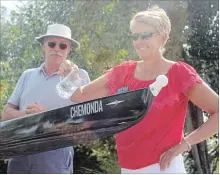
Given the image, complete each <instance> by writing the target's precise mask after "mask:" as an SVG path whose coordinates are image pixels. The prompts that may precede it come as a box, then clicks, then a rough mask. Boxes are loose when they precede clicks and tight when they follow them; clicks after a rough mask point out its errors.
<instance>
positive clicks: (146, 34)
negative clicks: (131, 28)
mask: <svg viewBox="0 0 220 175" xmlns="http://www.w3.org/2000/svg"><path fill="white" fill-rule="evenodd" d="M153 34H154V33H153V32H144V33H141V34H138V33H132V35H131V36H132V39H133V40H134V41H137V40H138V38H139V37H140V38H141V39H142V40H148V39H150V38H152V36H153Z"/></svg>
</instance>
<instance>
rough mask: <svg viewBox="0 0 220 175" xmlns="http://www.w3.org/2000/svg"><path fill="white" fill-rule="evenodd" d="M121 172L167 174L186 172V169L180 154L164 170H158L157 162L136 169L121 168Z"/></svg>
mask: <svg viewBox="0 0 220 175" xmlns="http://www.w3.org/2000/svg"><path fill="white" fill-rule="evenodd" d="M121 173H122V174H143V173H150V174H155V173H156V174H167V173H174V174H186V170H185V167H184V162H183V157H182V155H179V156H177V157H175V158H174V159H173V160H172V162H171V164H170V167H169V168H167V169H165V170H164V171H161V170H160V166H159V164H158V163H156V164H153V165H150V166H147V167H144V168H140V169H136V170H130V169H126V168H121Z"/></svg>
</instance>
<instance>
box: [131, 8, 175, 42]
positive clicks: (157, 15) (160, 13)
mask: <svg viewBox="0 0 220 175" xmlns="http://www.w3.org/2000/svg"><path fill="white" fill-rule="evenodd" d="M134 21H136V22H140V23H144V24H148V25H150V26H152V27H154V28H155V29H156V30H157V32H158V33H159V34H160V35H162V36H164V37H165V42H164V44H163V46H164V45H165V44H166V42H167V40H168V38H169V34H170V31H171V23H170V19H169V17H168V16H167V14H166V12H165V11H164V10H163V9H161V8H159V7H158V6H157V5H154V6H152V7H150V8H148V9H147V10H146V11H141V12H138V13H137V14H135V15H134V16H133V18H132V20H131V22H130V29H131V27H132V24H133V22H134Z"/></svg>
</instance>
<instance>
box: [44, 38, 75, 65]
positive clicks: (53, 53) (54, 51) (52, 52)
mask: <svg viewBox="0 0 220 175" xmlns="http://www.w3.org/2000/svg"><path fill="white" fill-rule="evenodd" d="M43 47H44V51H45V59H46V60H45V61H46V62H47V63H49V64H53V65H57V66H60V64H61V63H63V62H64V61H65V60H66V59H67V56H68V54H69V53H70V51H71V43H70V41H69V40H67V39H64V38H60V37H46V38H45V40H44V44H43Z"/></svg>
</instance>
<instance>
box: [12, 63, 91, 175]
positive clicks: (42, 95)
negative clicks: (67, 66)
mask: <svg viewBox="0 0 220 175" xmlns="http://www.w3.org/2000/svg"><path fill="white" fill-rule="evenodd" d="M44 65H45V63H43V64H42V65H41V66H40V67H38V68H33V69H28V70H26V71H25V72H24V73H23V74H22V75H21V77H20V78H19V80H18V82H17V84H16V87H15V89H14V91H13V93H12V95H11V97H10V98H9V100H8V103H11V104H14V105H16V106H18V107H19V109H20V110H23V111H24V110H25V109H26V107H27V105H30V104H33V103H34V102H38V103H40V104H41V105H43V106H45V107H47V108H48V109H55V108H59V107H63V106H67V105H71V104H73V102H72V101H71V100H69V99H68V100H66V99H63V98H61V97H60V96H59V95H58V94H57V93H56V85H57V84H58V83H59V82H60V76H59V75H58V74H57V72H55V73H54V74H53V75H51V76H48V75H47V73H46V72H45V70H44ZM80 71H82V72H83V73H85V77H86V78H85V80H84V83H83V84H82V85H85V84H88V83H89V82H90V78H89V75H88V73H87V72H86V71H85V70H83V69H80ZM73 153H74V152H73V148H72V147H67V148H61V149H57V150H53V151H48V152H43V153H39V154H34V155H29V156H25V157H22V158H20V159H19V158H13V159H11V160H10V161H11V164H10V162H9V172H13V171H11V170H10V166H11V169H12V170H13V168H14V169H19V168H22V166H21V167H18V166H20V165H19V164H21V161H23V163H24V164H27V167H25V168H26V169H27V171H28V172H26V173H34V174H35V173H36V174H40V173H69V172H68V171H65V170H64V169H65V168H67V169H68V166H71V165H72V163H71V164H70V162H69V161H71V160H69V159H71V157H72V158H73ZM69 157H70V158H69ZM16 161H17V162H20V163H19V164H17V166H16ZM13 162H14V166H12V164H13ZM63 164H64V165H63ZM65 166H67V167H65ZM62 169H63V170H62ZM31 170H32V171H31ZM15 173H16V172H15ZM23 173H25V172H23ZM23 173H22V174H23Z"/></svg>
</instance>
